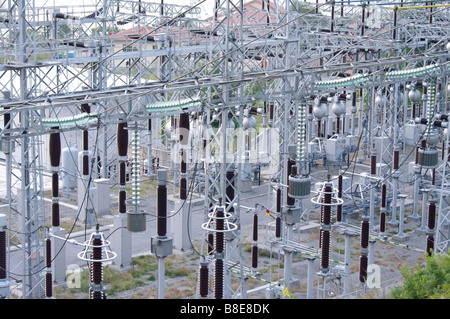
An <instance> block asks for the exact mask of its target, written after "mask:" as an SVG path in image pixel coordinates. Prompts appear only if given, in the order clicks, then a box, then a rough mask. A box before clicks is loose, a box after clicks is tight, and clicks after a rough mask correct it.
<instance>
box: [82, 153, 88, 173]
mask: <svg viewBox="0 0 450 319" xmlns="http://www.w3.org/2000/svg"><path fill="white" fill-rule="evenodd" d="M83 175H84V176H87V175H89V156H88V155H83Z"/></svg>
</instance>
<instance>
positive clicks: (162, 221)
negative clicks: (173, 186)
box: [157, 185, 167, 237]
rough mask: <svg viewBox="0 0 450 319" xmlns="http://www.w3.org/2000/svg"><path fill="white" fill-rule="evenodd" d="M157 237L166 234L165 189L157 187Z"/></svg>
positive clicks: (164, 187) (160, 186)
mask: <svg viewBox="0 0 450 319" xmlns="http://www.w3.org/2000/svg"><path fill="white" fill-rule="evenodd" d="M157 205H158V225H157V228H158V236H162V237H163V236H166V234H167V187H166V186H162V185H159V186H158V199H157Z"/></svg>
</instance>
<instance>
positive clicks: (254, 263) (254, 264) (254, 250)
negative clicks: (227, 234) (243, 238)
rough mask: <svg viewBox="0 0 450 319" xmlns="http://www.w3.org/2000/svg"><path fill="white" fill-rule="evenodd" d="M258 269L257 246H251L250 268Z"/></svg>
mask: <svg viewBox="0 0 450 319" xmlns="http://www.w3.org/2000/svg"><path fill="white" fill-rule="evenodd" d="M257 267H258V246H256V245H253V246H252V268H257Z"/></svg>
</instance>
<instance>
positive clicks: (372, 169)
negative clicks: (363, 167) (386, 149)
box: [370, 155, 377, 175]
mask: <svg viewBox="0 0 450 319" xmlns="http://www.w3.org/2000/svg"><path fill="white" fill-rule="evenodd" d="M370 174H371V175H376V174H377V156H376V155H371V156H370Z"/></svg>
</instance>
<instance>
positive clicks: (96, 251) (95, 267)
mask: <svg viewBox="0 0 450 319" xmlns="http://www.w3.org/2000/svg"><path fill="white" fill-rule="evenodd" d="M92 246H93V248H92V253H91V260H92V261H91V282H92V283H94V284H100V283H101V282H102V280H103V266H102V262H99V261H96V260H101V259H102V247H101V246H102V240H101V238H100V237H98V238H95V237H94V239H93V240H92Z"/></svg>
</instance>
